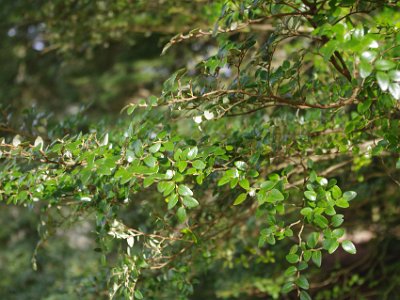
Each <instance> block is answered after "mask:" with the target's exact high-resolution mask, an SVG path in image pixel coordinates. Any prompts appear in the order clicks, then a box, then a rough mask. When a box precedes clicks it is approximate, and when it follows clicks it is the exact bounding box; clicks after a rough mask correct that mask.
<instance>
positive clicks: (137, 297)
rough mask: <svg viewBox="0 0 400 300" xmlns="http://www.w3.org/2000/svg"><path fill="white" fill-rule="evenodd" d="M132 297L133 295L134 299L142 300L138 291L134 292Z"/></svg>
mask: <svg viewBox="0 0 400 300" xmlns="http://www.w3.org/2000/svg"><path fill="white" fill-rule="evenodd" d="M134 295H135V299H138V300H141V299H143V295H142V293H141V292H140V291H139V290H135V293H134Z"/></svg>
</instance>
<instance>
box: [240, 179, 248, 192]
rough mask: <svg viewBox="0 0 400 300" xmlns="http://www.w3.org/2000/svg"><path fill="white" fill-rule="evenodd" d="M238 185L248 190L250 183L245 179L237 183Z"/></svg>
mask: <svg viewBox="0 0 400 300" xmlns="http://www.w3.org/2000/svg"><path fill="white" fill-rule="evenodd" d="M239 185H240V186H241V187H242V188H244V189H245V190H248V189H250V183H249V181H248V180H247V179H242V180H240V181H239Z"/></svg>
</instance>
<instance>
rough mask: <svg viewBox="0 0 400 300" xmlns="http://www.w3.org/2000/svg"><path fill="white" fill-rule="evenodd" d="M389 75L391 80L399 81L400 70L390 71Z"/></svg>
mask: <svg viewBox="0 0 400 300" xmlns="http://www.w3.org/2000/svg"><path fill="white" fill-rule="evenodd" d="M389 77H390V79H391V80H392V81H400V71H399V70H392V71H390V72H389Z"/></svg>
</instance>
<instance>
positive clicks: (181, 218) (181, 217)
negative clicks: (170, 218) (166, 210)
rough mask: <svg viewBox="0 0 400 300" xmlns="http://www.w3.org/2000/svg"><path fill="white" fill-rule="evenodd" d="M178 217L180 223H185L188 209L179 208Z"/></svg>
mask: <svg viewBox="0 0 400 300" xmlns="http://www.w3.org/2000/svg"><path fill="white" fill-rule="evenodd" d="M176 216H177V217H178V221H179V223H183V222H185V220H186V217H187V215H186V209H185V208H184V207H183V206H181V207H179V208H178V210H177V211H176Z"/></svg>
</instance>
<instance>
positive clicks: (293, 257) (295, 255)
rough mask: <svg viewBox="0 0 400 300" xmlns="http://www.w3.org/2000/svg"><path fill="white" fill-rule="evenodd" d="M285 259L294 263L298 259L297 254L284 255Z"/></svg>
mask: <svg viewBox="0 0 400 300" xmlns="http://www.w3.org/2000/svg"><path fill="white" fill-rule="evenodd" d="M286 260H287V261H288V262H290V263H291V264H295V263H297V262H298V261H299V256H298V255H297V254H294V253H293V254H288V255H286Z"/></svg>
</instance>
